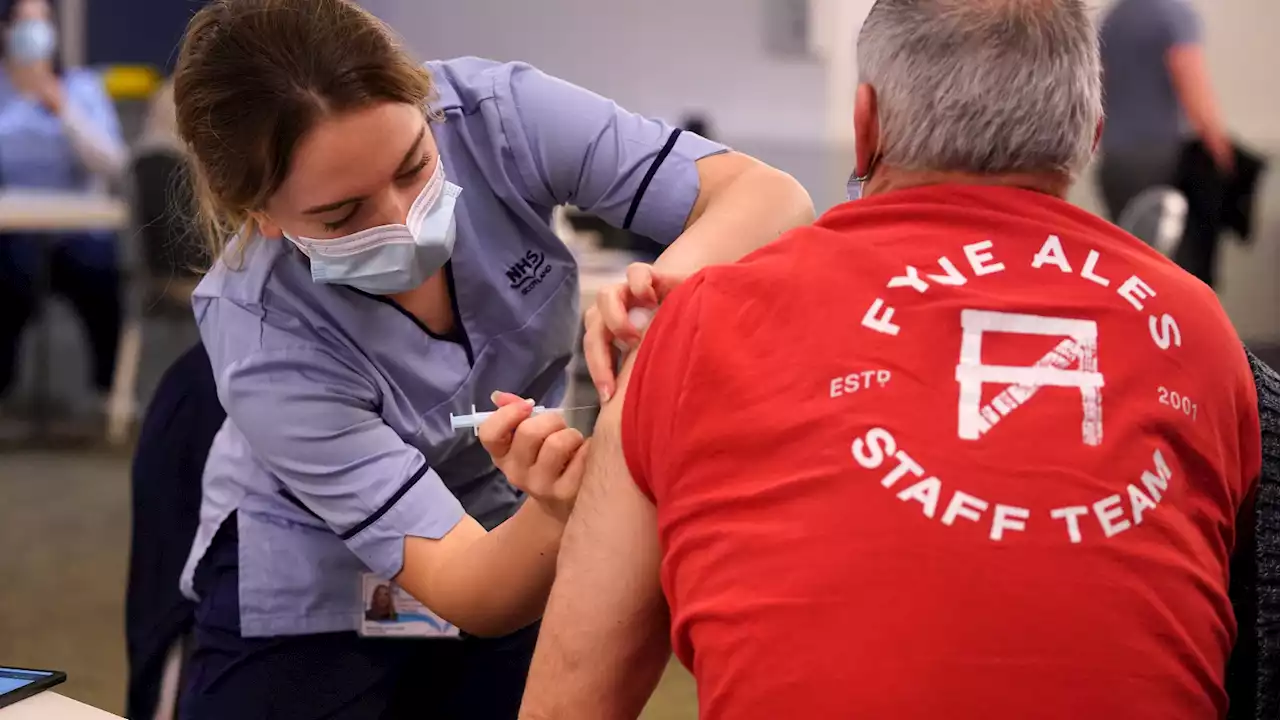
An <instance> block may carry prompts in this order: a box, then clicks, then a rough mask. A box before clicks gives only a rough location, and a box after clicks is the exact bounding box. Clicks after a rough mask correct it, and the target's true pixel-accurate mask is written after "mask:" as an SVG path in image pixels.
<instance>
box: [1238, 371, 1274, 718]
mask: <svg viewBox="0 0 1280 720" xmlns="http://www.w3.org/2000/svg"><path fill="white" fill-rule="evenodd" d="M1249 362H1250V364H1251V365H1252V367H1253V374H1254V378H1255V382H1256V384H1257V388H1258V412H1259V420H1260V425H1261V427H1262V477H1261V478H1260V480H1259V483H1258V487H1257V490H1256V492H1255V501H1254V502H1253V503H1247V504H1246V505H1245V510H1244V511H1243V513H1242V517H1241V525H1240V533H1239V540H1238V541H1237V546H1236V552H1235V560H1234V561H1233V562H1232V566H1231V598H1232V605H1233V606H1234V607H1235V612H1236V621H1237V622H1238V623H1239V632H1238V635H1237V640H1236V648H1235V651H1234V652H1233V653H1232V656H1231V661H1230V663H1229V664H1228V666H1227V693H1228V695H1229V696H1230V697H1231V709H1230V712H1229V714H1228V718H1229V719H1230V720H1275V718H1277V717H1280V375H1277V374H1276V372H1275V371H1274V370H1272V369H1271V368H1270V367H1268V366H1267V365H1266V363H1263V362H1262V361H1261V360H1258V358H1256V357H1254V356H1253V355H1252V354H1250V355H1249ZM1250 531H1252V532H1250Z"/></svg>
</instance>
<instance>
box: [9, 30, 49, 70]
mask: <svg viewBox="0 0 1280 720" xmlns="http://www.w3.org/2000/svg"><path fill="white" fill-rule="evenodd" d="M57 50H58V33H57V31H56V30H54V28H53V23H51V22H49V21H48V20H37V19H31V20H19V21H18V22H16V23H14V24H13V25H12V26H10V27H9V33H8V35H7V36H6V38H5V51H6V53H7V54H8V57H9V59H10V60H13V61H15V62H18V63H21V64H24V65H27V64H31V63H38V62H44V61H46V60H52V59H53V54H54V53H55V52H57Z"/></svg>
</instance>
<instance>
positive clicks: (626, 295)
mask: <svg viewBox="0 0 1280 720" xmlns="http://www.w3.org/2000/svg"><path fill="white" fill-rule="evenodd" d="M630 299H631V288H630V286H628V285H627V284H626V283H619V284H617V285H611V286H609V287H607V288H605V289H603V290H601V291H600V294H599V295H598V296H597V297H596V307H597V308H598V309H599V310H600V319H601V320H603V321H604V326H605V328H607V329H608V331H609V335H610V336H612V337H613V338H614V339H616V340H618V341H619V342H621V343H622V344H623V345H625V346H627V347H628V348H633V347H635V346H636V344H637V343H639V342H640V331H639V330H637V329H636V328H635V327H634V326H633V325H632V324H631V321H630V320H629V319H628V318H627V311H628V310H630V309H631V307H630V304H629V303H628V301H629V300H630Z"/></svg>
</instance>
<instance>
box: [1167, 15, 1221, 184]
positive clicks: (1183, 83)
mask: <svg viewBox="0 0 1280 720" xmlns="http://www.w3.org/2000/svg"><path fill="white" fill-rule="evenodd" d="M1167 12H1168V17H1167V18H1166V20H1167V22H1168V32H1169V38H1168V40H1169V47H1168V50H1167V52H1166V55H1165V65H1167V66H1168V68H1169V78H1170V80H1172V82H1173V89H1174V92H1176V93H1177V95H1178V103H1179V104H1180V105H1182V111H1183V112H1184V113H1186V115H1187V120H1188V121H1190V122H1191V127H1192V128H1193V129H1194V130H1195V133H1196V136H1197V137H1199V138H1200V139H1201V140H1202V141H1203V142H1204V145H1205V148H1206V149H1207V150H1208V151H1209V154H1210V155H1211V156H1212V157H1213V160H1214V162H1215V163H1216V164H1217V165H1218V167H1219V168H1220V169H1221V170H1223V171H1224V172H1230V171H1231V169H1232V167H1233V165H1234V163H1235V150H1234V148H1233V147H1232V145H1231V138H1230V136H1229V135H1228V133H1227V127H1226V123H1225V122H1224V121H1223V119H1222V113H1221V111H1220V110H1219V108H1218V101H1217V99H1216V98H1215V97H1214V94H1213V82H1212V81H1211V80H1210V78H1209V66H1208V63H1207V62H1205V57H1204V38H1203V35H1204V33H1203V31H1202V29H1201V23H1200V18H1199V17H1198V16H1197V15H1196V13H1195V10H1194V9H1193V8H1192V7H1191V6H1190V5H1189V4H1186V3H1182V2H1175V3H1170V4H1169V6H1168V8H1167Z"/></svg>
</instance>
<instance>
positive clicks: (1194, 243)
mask: <svg viewBox="0 0 1280 720" xmlns="http://www.w3.org/2000/svg"><path fill="white" fill-rule="evenodd" d="M1235 150H1236V157H1235V169H1234V170H1233V171H1232V173H1231V175H1229V176H1225V175H1223V174H1222V173H1221V172H1219V171H1218V168H1217V165H1215V164H1214V162H1213V158H1212V157H1211V156H1210V155H1209V153H1208V151H1207V150H1205V147H1204V144H1203V143H1202V142H1200V141H1199V140H1197V141H1194V142H1190V143H1187V145H1186V146H1185V147H1184V148H1183V150H1182V155H1181V158H1180V159H1179V162H1178V169H1177V174H1176V181H1175V186H1176V187H1177V188H1178V190H1179V191H1181V192H1182V194H1183V195H1185V196H1186V198H1187V229H1186V232H1185V234H1184V236H1183V240H1182V245H1181V246H1179V249H1178V254H1177V256H1176V257H1174V260H1175V261H1176V262H1177V263H1178V265H1180V266H1181V267H1182V268H1183V269H1184V270H1186V271H1187V272H1189V273H1191V274H1192V275H1195V276H1196V277H1198V278H1200V279H1201V280H1202V281H1204V282H1205V283H1206V284H1208V285H1209V286H1210V287H1212V286H1213V284H1214V278H1215V277H1216V275H1217V265H1218V238H1219V236H1220V235H1221V233H1222V231H1223V230H1232V231H1234V232H1235V233H1236V235H1238V236H1239V237H1240V239H1241V240H1243V241H1245V242H1248V241H1249V239H1250V237H1251V235H1252V232H1253V212H1254V197H1255V195H1256V193H1257V187H1258V181H1259V179H1260V178H1261V176H1262V172H1263V170H1264V169H1265V168H1266V164H1265V162H1264V161H1263V159H1262V158H1260V157H1258V156H1257V155H1254V154H1253V153H1251V152H1249V151H1247V150H1245V149H1243V148H1241V147H1239V146H1236V149H1235Z"/></svg>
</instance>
